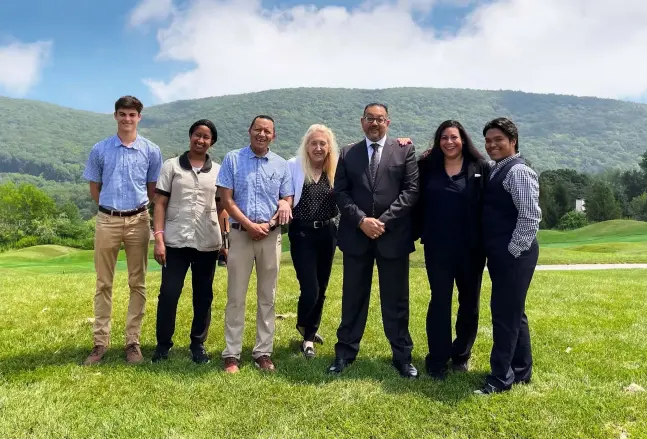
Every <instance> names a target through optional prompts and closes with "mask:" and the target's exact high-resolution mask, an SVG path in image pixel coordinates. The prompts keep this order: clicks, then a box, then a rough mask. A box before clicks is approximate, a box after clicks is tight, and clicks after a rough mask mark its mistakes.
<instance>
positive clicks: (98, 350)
mask: <svg viewBox="0 0 647 439" xmlns="http://www.w3.org/2000/svg"><path fill="white" fill-rule="evenodd" d="M107 350H108V348H107V347H105V346H100V345H95V346H94V347H93V348H92V352H90V355H89V356H88V358H86V359H85V361H84V362H83V365H84V366H91V365H93V364H97V363H99V362H100V361H101V359H102V358H103V356H104V355H105V354H106V351H107Z"/></svg>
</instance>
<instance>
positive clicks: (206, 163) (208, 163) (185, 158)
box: [179, 151, 212, 173]
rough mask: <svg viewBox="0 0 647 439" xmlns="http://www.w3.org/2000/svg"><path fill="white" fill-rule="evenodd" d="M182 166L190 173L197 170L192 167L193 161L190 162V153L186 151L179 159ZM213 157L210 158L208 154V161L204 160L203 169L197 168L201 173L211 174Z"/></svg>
mask: <svg viewBox="0 0 647 439" xmlns="http://www.w3.org/2000/svg"><path fill="white" fill-rule="evenodd" d="M179 162H180V166H181V167H182V168H184V169H186V170H187V171H190V170H191V169H196V168H194V167H193V166H191V161H190V160H189V151H185V152H184V154H182V155H181V156H180V158H179ZM211 167H212V164H211V157H209V154H207V157H206V159H205V160H204V165H202V168H197V169H199V170H200V172H201V173H202V172H209V171H211Z"/></svg>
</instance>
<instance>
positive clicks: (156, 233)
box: [153, 230, 164, 236]
mask: <svg viewBox="0 0 647 439" xmlns="http://www.w3.org/2000/svg"><path fill="white" fill-rule="evenodd" d="M160 233H164V230H158V231H157V232H153V236H157V235H159V234H160Z"/></svg>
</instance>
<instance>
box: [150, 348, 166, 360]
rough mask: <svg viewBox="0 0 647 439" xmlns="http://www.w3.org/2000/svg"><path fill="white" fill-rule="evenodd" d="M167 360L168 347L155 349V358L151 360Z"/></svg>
mask: <svg viewBox="0 0 647 439" xmlns="http://www.w3.org/2000/svg"><path fill="white" fill-rule="evenodd" d="M166 360H168V349H160V348H157V349H155V352H154V353H153V359H152V360H151V362H152V363H159V362H160V361H166Z"/></svg>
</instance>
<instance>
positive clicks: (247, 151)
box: [244, 145, 272, 160]
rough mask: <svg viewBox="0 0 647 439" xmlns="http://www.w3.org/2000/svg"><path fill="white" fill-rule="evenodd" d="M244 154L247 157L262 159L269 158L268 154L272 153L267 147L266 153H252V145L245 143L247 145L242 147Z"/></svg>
mask: <svg viewBox="0 0 647 439" xmlns="http://www.w3.org/2000/svg"><path fill="white" fill-rule="evenodd" d="M244 152H245V155H247V158H250V159H263V160H269V159H270V157H269V156H270V154H271V153H272V152H271V151H270V149H269V148H267V153H265V155H264V156H258V155H256V154H254V151H253V150H252V145H247V147H246V148H245V149H244Z"/></svg>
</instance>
